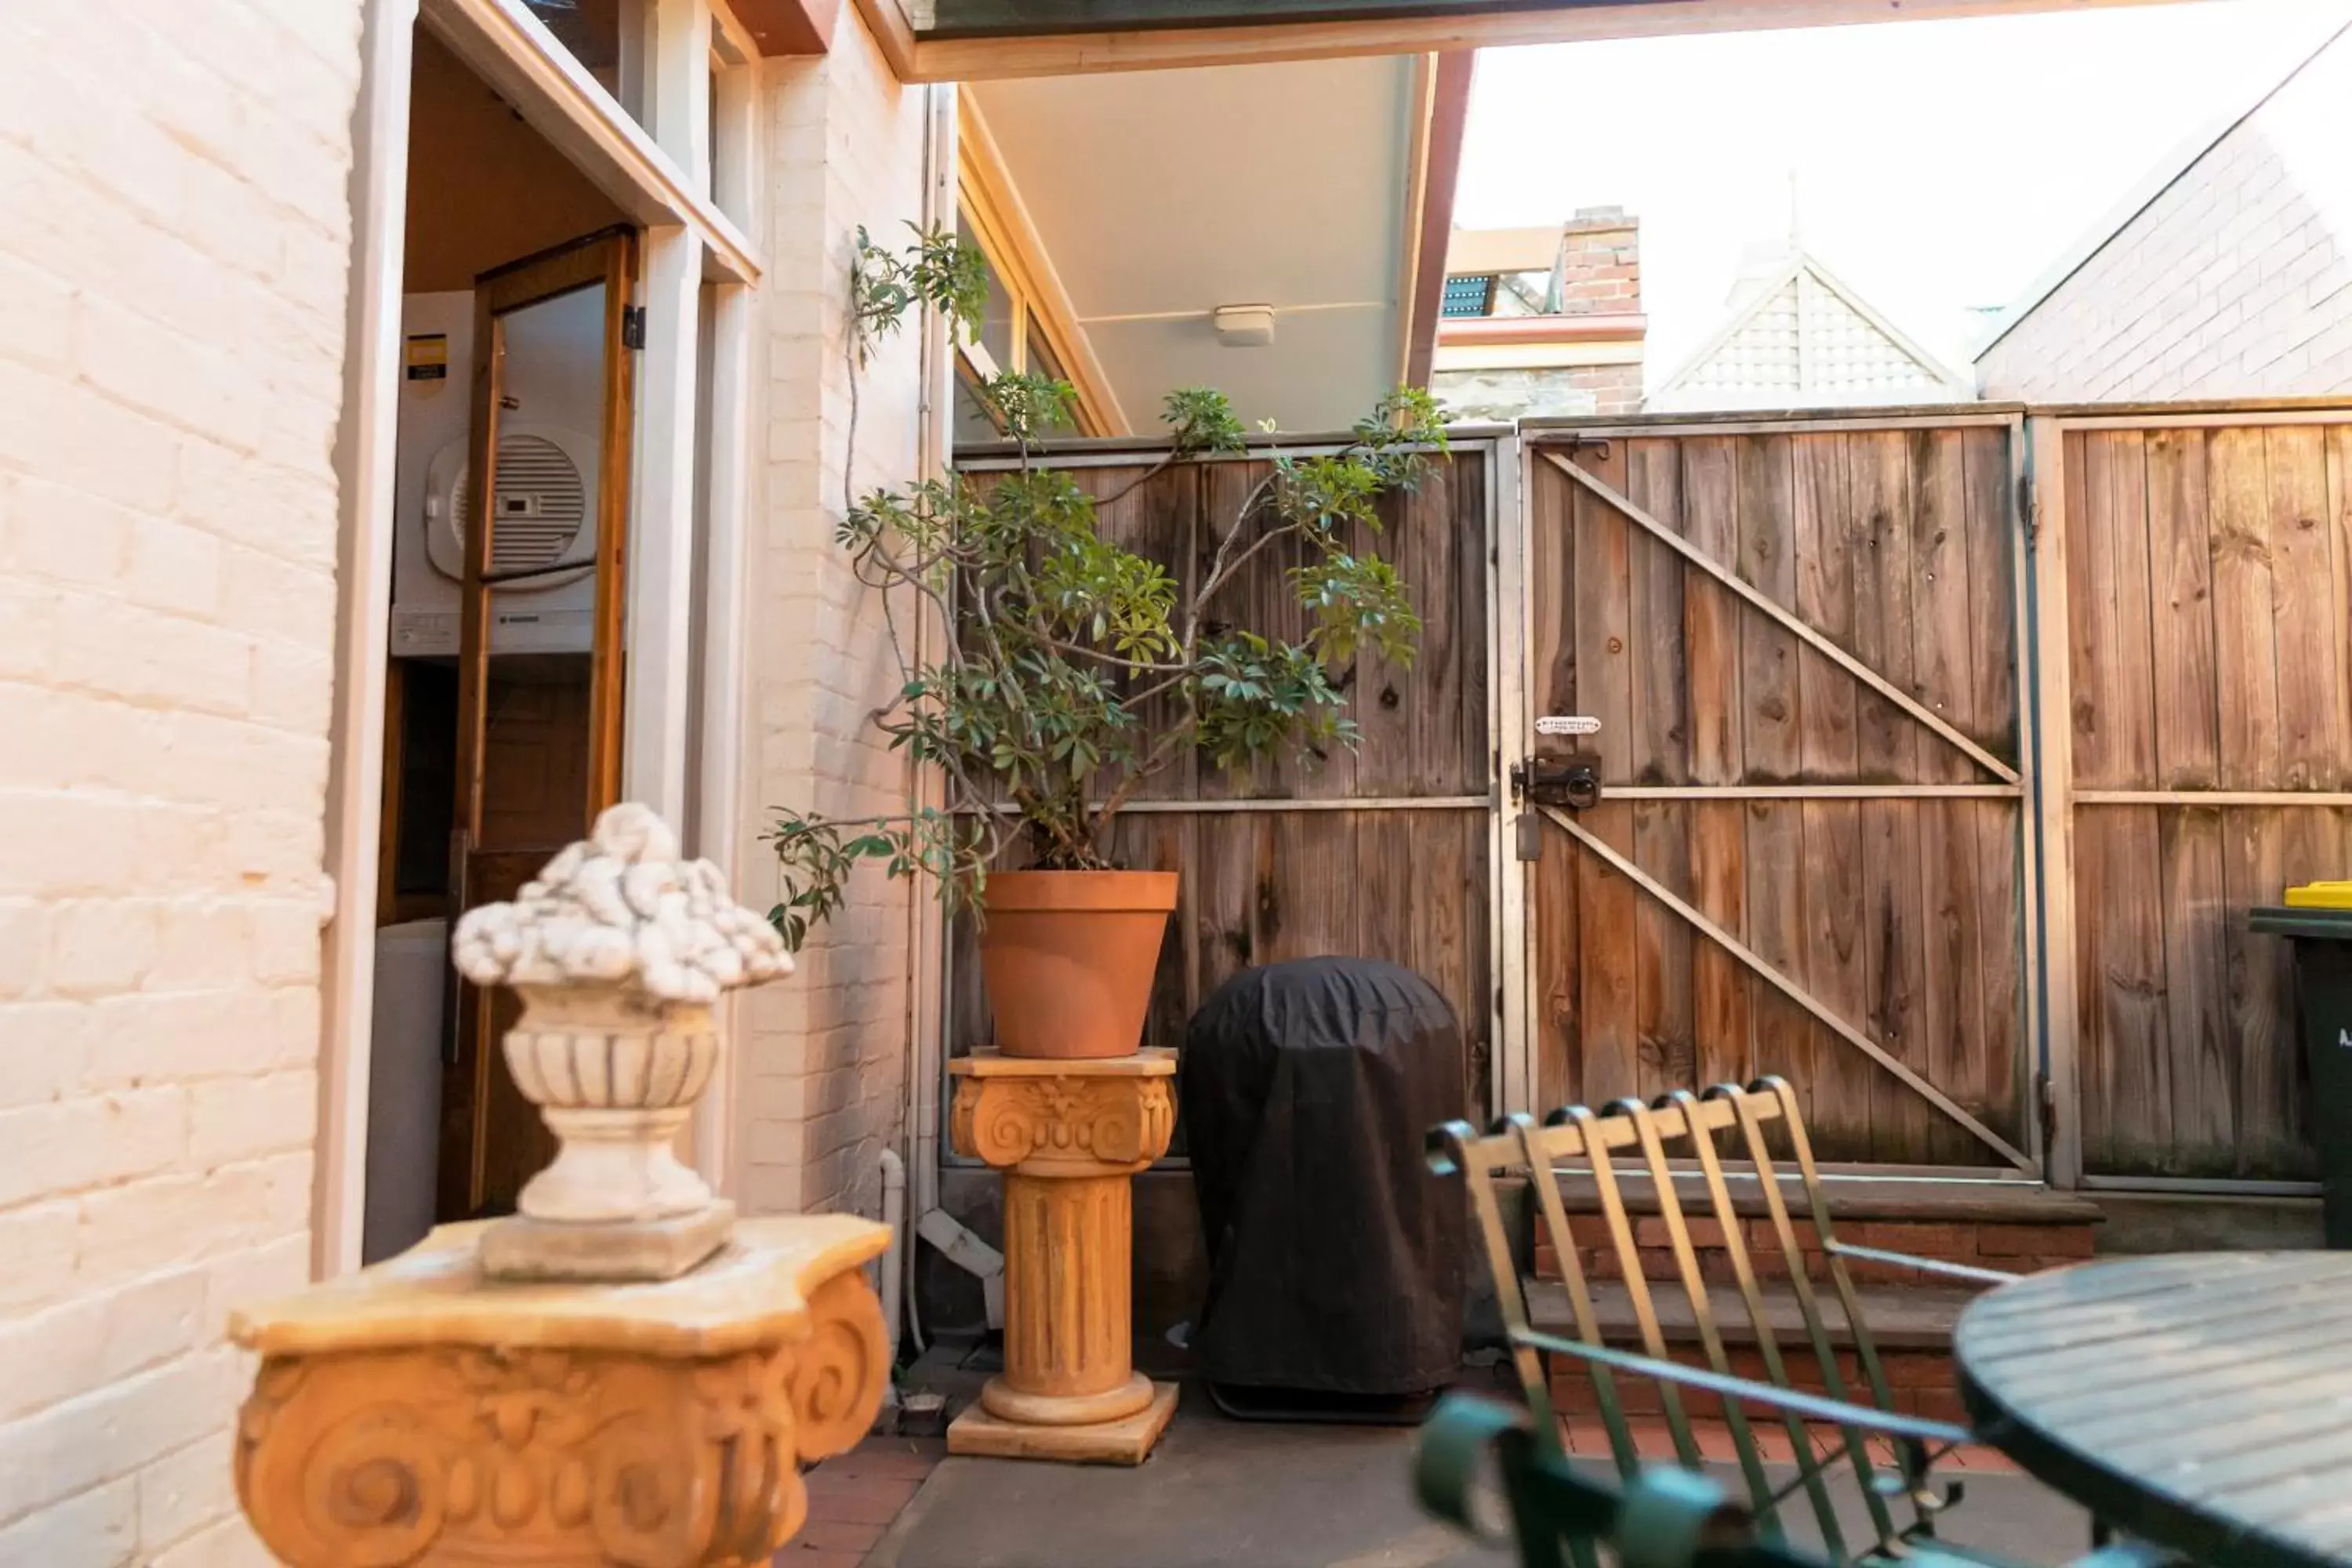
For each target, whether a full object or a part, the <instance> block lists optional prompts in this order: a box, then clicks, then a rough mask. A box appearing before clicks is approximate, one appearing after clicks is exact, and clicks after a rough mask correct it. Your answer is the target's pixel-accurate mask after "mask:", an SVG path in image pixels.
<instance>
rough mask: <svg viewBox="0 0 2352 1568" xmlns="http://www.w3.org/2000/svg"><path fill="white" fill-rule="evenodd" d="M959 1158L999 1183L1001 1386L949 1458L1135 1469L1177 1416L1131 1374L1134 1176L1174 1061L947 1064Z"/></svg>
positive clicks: (1172, 1399) (1142, 1057)
mask: <svg viewBox="0 0 2352 1568" xmlns="http://www.w3.org/2000/svg"><path fill="white" fill-rule="evenodd" d="M948 1070H949V1071H950V1072H951V1073H953V1074H954V1075H955V1076H956V1079H957V1081H956V1092H955V1110H954V1122H953V1128H952V1132H953V1136H954V1140H955V1146H956V1149H957V1152H960V1153H964V1154H971V1155H975V1156H977V1157H978V1158H980V1159H982V1160H984V1161H986V1162H987V1163H989V1164H990V1165H992V1166H993V1167H995V1168H996V1169H998V1170H1000V1171H1003V1173H1004V1371H1003V1373H1002V1374H1001V1375H999V1376H997V1377H993V1378H991V1379H990V1380H989V1382H988V1386H987V1387H986V1388H984V1389H982V1391H981V1395H980V1402H979V1403H978V1404H976V1405H973V1406H972V1407H971V1409H969V1410H967V1411H965V1412H964V1413H963V1414H962V1415H959V1416H958V1417H956V1419H955V1422H954V1424H953V1425H951V1426H950V1427H949V1428H948V1451H949V1452H950V1453H952V1454H984V1455H990V1456H993V1457H996V1458H1015V1459H1068V1460H1077V1461H1082V1462H1084V1461H1091V1462H1094V1463H1097V1464H1120V1465H1135V1464H1140V1463H1142V1462H1143V1458H1144V1457H1145V1456H1146V1455H1148V1454H1149V1453H1150V1452H1151V1446H1152V1444H1154V1443H1156V1442H1158V1441H1159V1439H1160V1433H1161V1432H1163V1431H1165V1430H1166V1429H1167V1426H1168V1422H1169V1418H1170V1417H1171V1416H1172V1415H1174V1414H1175V1413H1176V1388H1175V1385H1174V1384H1154V1383H1152V1382H1151V1380H1150V1379H1149V1378H1147V1377H1144V1376H1142V1375H1141V1374H1140V1373H1138V1372H1137V1371H1136V1370H1135V1357H1134V1348H1133V1338H1132V1335H1133V1288H1132V1283H1131V1268H1132V1261H1133V1255H1134V1235H1135V1209H1134V1194H1133V1191H1132V1186H1131V1184H1132V1180H1133V1178H1134V1175H1135V1173H1136V1172H1138V1171H1140V1170H1142V1169H1143V1168H1144V1167H1145V1166H1146V1165H1149V1164H1150V1163H1151V1162H1152V1161H1154V1160H1156V1159H1158V1158H1159V1157H1160V1155H1162V1154H1164V1153H1166V1152H1168V1139H1169V1136H1170V1134H1171V1133H1172V1132H1173V1131H1175V1128H1176V1100H1175V1096H1174V1095H1173V1094H1172V1093H1171V1080H1172V1079H1173V1078H1174V1076H1175V1072H1176V1056H1175V1053H1174V1052H1172V1051H1166V1050H1149V1051H1142V1052H1139V1053H1138V1054H1137V1055H1135V1056H1131V1057H1113V1058H1107V1059H1102V1060H1090V1061H1044V1060H1033V1059H1024V1058H1009V1057H1001V1056H998V1055H997V1054H996V1053H994V1052H992V1051H978V1052H974V1053H973V1054H972V1055H971V1056H969V1057H964V1058H959V1059H957V1060H955V1061H953V1062H950V1064H949V1067H948Z"/></svg>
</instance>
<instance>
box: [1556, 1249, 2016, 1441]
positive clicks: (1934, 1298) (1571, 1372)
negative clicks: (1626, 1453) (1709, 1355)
mask: <svg viewBox="0 0 2352 1568" xmlns="http://www.w3.org/2000/svg"><path fill="white" fill-rule="evenodd" d="M1590 1289H1591V1297H1592V1310H1593V1316H1594V1318H1595V1320H1596V1326H1597V1327H1598V1328H1599V1329H1600V1331H1601V1342H1602V1343H1603V1344H1606V1345H1609V1346H1610V1347H1612V1349H1618V1350H1627V1351H1633V1352H1640V1351H1641V1350H1642V1348H1643V1347H1642V1336H1641V1330H1640V1326H1639V1320H1638V1319H1637V1318H1636V1317H1635V1315H1634V1311H1633V1295H1632V1292H1631V1291H1630V1290H1629V1289H1627V1288H1626V1287H1625V1286H1624V1285H1623V1284H1622V1282H1617V1281H1611V1280H1596V1281H1594V1282H1593V1283H1592V1284H1591V1287H1590ZM1758 1294H1759V1296H1760V1297H1761V1298H1762V1300H1763V1304H1764V1317H1765V1321H1766V1323H1767V1324H1768V1326H1769V1327H1770V1329H1771V1330H1772V1336H1773V1340H1774V1342H1776V1343H1777V1344H1778V1345H1779V1347H1780V1360H1781V1365H1782V1367H1783V1368H1784V1369H1785V1370H1786V1372H1787V1373H1788V1379H1789V1384H1790V1386H1792V1387H1795V1388H1798V1389H1801V1390H1803V1391H1804V1392H1806V1393H1810V1394H1827V1393H1828V1392H1829V1391H1830V1390H1829V1385H1828V1379H1827V1378H1825V1377H1824V1376H1823V1375H1822V1369H1821V1363H1820V1362H1819V1360H1818V1359H1817V1358H1816V1357H1815V1355H1814V1353H1813V1350H1812V1345H1811V1340H1810V1339H1809V1338H1808V1337H1807V1335H1806V1333H1805V1329H1804V1319H1803V1315H1802V1313H1801V1310H1800V1308H1799V1306H1798V1303H1797V1296H1796V1289H1795V1287H1793V1286H1791V1285H1790V1284H1788V1283H1786V1282H1785V1281H1784V1282H1779V1283H1770V1284H1766V1285H1762V1286H1759V1289H1758ZM1974 1294H1975V1292H1973V1291H1970V1290H1968V1289H1952V1288H1949V1287H1945V1286H1930V1287H1922V1286H1887V1285H1881V1286H1869V1287H1858V1288H1857V1289H1856V1290H1855V1292H1854V1296H1855V1305H1856V1306H1857V1307H1858V1308H1859V1309H1860V1310H1861V1314H1862V1320H1863V1321H1864V1322H1865V1323H1867V1324H1868V1325H1869V1326H1870V1331H1871V1338H1872V1342H1874V1344H1875V1345H1876V1346H1877V1348H1878V1359H1879V1365H1880V1367H1881V1368H1882V1369H1883V1370H1884V1371H1885V1374H1886V1381H1887V1386H1888V1390H1889V1393H1890V1394H1891V1396H1892V1398H1893V1400H1894V1404H1895V1409H1897V1410H1899V1411H1902V1412H1904V1413H1906V1414H1908V1415H1924V1416H1928V1417H1932V1418H1934V1419H1937V1420H1944V1421H1958V1420H1962V1419H1964V1413H1963V1411H1962V1409H1961V1407H1960V1399H1959V1393H1958V1384H1956V1382H1955V1381H1954V1379H1953V1376H1952V1356H1951V1340H1952V1325H1953V1324H1954V1323H1956V1322H1958V1321H1959V1315H1960V1310H1961V1309H1962V1308H1964V1307H1966V1306H1967V1305H1968V1303H1969V1299H1970V1298H1971V1297H1972V1296H1973V1295H1974ZM1650 1300H1651V1308H1652V1310H1654V1312H1655V1313H1656V1315H1657V1319H1658V1330H1659V1334H1660V1337H1661V1338H1663V1339H1664V1341H1665V1342H1666V1353H1667V1359H1669V1360H1671V1361H1675V1362H1679V1363H1684V1364H1685V1365H1690V1366H1698V1367H1704V1366H1706V1357H1705V1354H1704V1352H1703V1350H1702V1349H1701V1346H1702V1341H1701V1340H1700V1338H1699V1332H1698V1318H1697V1314H1696V1312H1694V1311H1693V1310H1692V1307H1691V1301H1690V1298H1689V1296H1688V1295H1687V1294H1686V1293H1685V1291H1684V1290H1683V1289H1681V1288H1680V1287H1679V1286H1673V1285H1667V1286H1660V1285H1658V1284H1656V1283H1653V1285H1652V1288H1651V1291H1650ZM1707 1301H1708V1310H1710V1312H1711V1313H1712V1314H1713V1316H1714V1319H1715V1324H1716V1329H1717V1333H1718V1335H1719V1336H1720V1338H1721V1339H1722V1342H1723V1344H1724V1347H1725V1352H1726V1354H1725V1359H1726V1360H1727V1361H1728V1362H1729V1363H1730V1370H1731V1373H1732V1375H1734V1376H1735V1377H1745V1378H1749V1379H1753V1380H1754V1381H1756V1382H1759V1383H1769V1382H1772V1381H1773V1379H1772V1378H1771V1377H1770V1376H1769V1373H1768V1370H1767V1368H1766V1366H1765V1363H1764V1357H1763V1353H1762V1352H1761V1351H1759V1349H1757V1333H1756V1330H1755V1325H1754V1323H1753V1322H1752V1321H1750V1319H1749V1318H1748V1308H1747V1305H1746V1303H1745V1302H1744V1301H1743V1300H1741V1298H1740V1295H1739V1292H1738V1289H1737V1288H1736V1287H1732V1286H1717V1287H1713V1288H1711V1289H1709V1290H1708V1291H1707ZM1528 1316H1529V1319H1530V1321H1531V1322H1532V1325H1533V1326H1534V1327H1535V1328H1536V1329H1537V1330H1538V1331H1542V1332H1546V1333H1550V1334H1554V1335H1557V1336H1559V1337H1561V1338H1574V1337H1575V1336H1576V1324H1575V1319H1574V1316H1573V1315H1572V1314H1571V1312H1570V1309H1569V1300H1568V1287H1567V1286H1566V1285H1564V1284H1560V1283H1557V1282H1554V1281H1549V1280H1538V1281H1535V1282H1533V1283H1531V1284H1530V1285H1529V1286H1528ZM1822 1318H1823V1321H1824V1322H1825V1323H1826V1325H1827V1327H1828V1330H1829V1338H1830V1343H1831V1345H1832V1353H1833V1355H1834V1356H1835V1358H1836V1362H1837V1370H1838V1375H1839V1377H1840V1379H1841V1380H1842V1382H1843V1386H1844V1390H1845V1394H1846V1397H1848V1398H1849V1399H1852V1400H1853V1401H1854V1402H1856V1403H1858V1404H1867V1403H1869V1399H1868V1396H1867V1395H1866V1394H1865V1393H1864V1383H1863V1378H1862V1368H1861V1364H1860V1363H1859V1362H1858V1360H1857V1359H1856V1357H1855V1354H1854V1352H1853V1332H1852V1331H1851V1330H1850V1329H1849V1328H1847V1327H1846V1325H1845V1323H1844V1321H1843V1313H1842V1312H1840V1311H1839V1310H1837V1309H1836V1308H1835V1307H1834V1306H1824V1308H1823V1310H1822ZM1617 1390H1618V1399H1619V1402H1620V1405H1621V1408H1622V1409H1623V1410H1624V1411H1625V1412H1626V1413H1627V1414H1628V1415H1658V1414H1660V1413H1662V1412H1663V1410H1664V1402H1663V1399H1662V1397H1661V1394H1660V1393H1659V1388H1658V1385H1657V1384H1655V1383H1654V1382H1653V1381H1652V1380H1650V1379H1648V1378H1643V1377H1628V1376H1620V1377H1619V1378H1618V1379H1617ZM1551 1391H1552V1400H1553V1402H1554V1404H1555V1405H1557V1406H1558V1407H1559V1412H1560V1414H1561V1415H1566V1416H1576V1415H1595V1414H1597V1413H1598V1412H1599V1410H1600V1408H1601V1405H1600V1401H1599V1396H1598V1394H1596V1392H1595V1391H1594V1389H1593V1387H1592V1383H1591V1375H1590V1369H1589V1368H1588V1367H1587V1366H1586V1365H1585V1364H1584V1363H1580V1362H1579V1361H1577V1360H1576V1358H1575V1357H1573V1356H1570V1355H1566V1354H1555V1355H1554V1356H1552V1358H1551ZM1682 1401H1683V1405H1684V1408H1685V1411H1686V1412H1688V1413H1689V1414H1691V1415H1706V1416H1710V1417H1715V1418H1720V1416H1721V1414H1722V1402H1721V1401H1720V1400H1719V1399H1718V1398H1717V1396H1715V1395H1713V1394H1705V1393H1701V1392H1698V1391H1696V1390H1693V1389H1685V1390H1683V1391H1682ZM1750 1414H1751V1415H1753V1414H1754V1410H1753V1408H1752V1407H1751V1410H1750Z"/></svg>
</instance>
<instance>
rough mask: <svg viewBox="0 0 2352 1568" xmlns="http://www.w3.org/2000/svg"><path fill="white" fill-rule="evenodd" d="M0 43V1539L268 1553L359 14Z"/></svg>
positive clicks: (300, 1181)
mask: <svg viewBox="0 0 2352 1568" xmlns="http://www.w3.org/2000/svg"><path fill="white" fill-rule="evenodd" d="M6 26H7V34H8V40H7V44H6V46H5V47H0V1259H5V1262H0V1563H26V1564H34V1563H38V1564H42V1565H44V1568H82V1565H85V1564H92V1565H111V1564H118V1563H137V1564H139V1565H141V1568H210V1565H212V1564H216V1563H247V1562H262V1561H266V1560H267V1559H266V1558H265V1557H264V1556H263V1555H262V1553H261V1552H260V1549H259V1547H258V1546H257V1544H256V1543H255V1542H253V1540H252V1538H251V1536H250V1534H249V1533H248V1532H247V1530H246V1528H245V1526H244V1524H243V1522H242V1521H240V1520H239V1518H238V1517H237V1512H236V1500H235V1497H234V1495H233V1492H232V1488H231V1484H230V1475H229V1452H230V1450H229V1432H230V1425H231V1422H232V1420H233V1419H234V1415H235V1411H236V1401H237V1397H238V1394H239V1392H240V1390H241V1388H242V1386H243V1384H244V1382H245V1380H246V1376H247V1368H246V1367H245V1366H244V1365H243V1364H242V1360H241V1358H240V1357H239V1356H238V1355H237V1354H236V1353H235V1352H231V1351H229V1350H227V1349H226V1348H225V1347H224V1345H223V1342H222V1337H221V1323H222V1317H223V1314H224V1312H225V1311H226V1308H227V1307H228V1305H229V1304H230V1303H232V1302H235V1301H238V1300H247V1299H250V1298H252V1297H255V1296H257V1295H261V1294H268V1293H274V1292H278V1291H281V1290H284V1289H289V1288H292V1287H295V1286H299V1284H300V1283H301V1282H302V1281H303V1280H304V1279H306V1278H307V1277H308V1274H309V1270H310V1238H309V1226H310V1191H311V1181H310V1168H311V1156H312V1142H313V1134H314V1130H315V1128H316V1126H317V1124H318V1090H317V1087H316V1080H315V1076H314V1067H315V1064H316V1061H317V1058H318V1051H319V995H318V978H319V957H320V942H319V911H320V876H321V868H320V855H321V842H322V833H323V826H322V823H323V802H324V795H325V788H326V778H327V763H328V738H327V730H328V711H329V706H330V703H331V697H332V692H331V669H330V656H331V649H332V644H333V639H334V635H335V580H334V568H335V530H336V498H337V490H336V479H335V473H334V469H333V467H332V462H331V455H330V453H331V444H332V441H333V437H334V435H335V426H336V421H337V418H338V415H339V411H340V407H341V393H342V360H343V346H344V330H345V329H344V287H345V279H346V277H347V274H348V271H349V259H350V204H349V199H348V195H347V191H346V181H347V178H348V175H349V173H350V163H351V155H352V153H351V148H352V140H351V138H352V129H351V121H352V105H353V102H354V100H355V99H356V96H357V92H358V88H359V80H360V30H361V5H360V3H359V0H176V3H174V4H171V5H141V4H100V3H97V0H91V3H89V4H75V5H35V6H20V7H14V8H12V10H11V14H10V16H9V18H8V21H7V24H6Z"/></svg>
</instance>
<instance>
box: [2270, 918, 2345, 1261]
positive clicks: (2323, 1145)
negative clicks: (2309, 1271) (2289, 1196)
mask: <svg viewBox="0 0 2352 1568" xmlns="http://www.w3.org/2000/svg"><path fill="white" fill-rule="evenodd" d="M2252 924H2253V929H2254V930H2256V931H2264V932H2267V933H2269V934H2270V935H2273V936H2283V937H2285V938H2286V939H2287V940H2288V941H2290V942H2294V1001H2295V1016H2296V1017H2297V1018H2298V1019H2299V1020H2300V1022H2301V1024H2302V1027H2303V1048H2304V1051H2305V1054H2306V1055H2307V1056H2308V1058H2310V1062H2311V1126H2312V1134H2313V1141H2314V1142H2315V1143H2316V1144H2317V1145H2318V1151H2319V1180H2320V1186H2321V1193H2322V1197H2321V1207H2322V1210H2323V1212H2324V1215H2325V1218H2326V1230H2327V1245H2328V1246H2329V1247H2331V1248H2335V1249H2344V1248H2352V882H2309V883H2305V885H2303V886H2302V887H2299V888H2289V889H2287V890H2286V902H2284V904H2266V905H2258V906H2256V908H2255V909H2254V910H2253V919H2252Z"/></svg>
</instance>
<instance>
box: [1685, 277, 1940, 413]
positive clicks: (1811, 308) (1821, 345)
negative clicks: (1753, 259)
mask: <svg viewBox="0 0 2352 1568" xmlns="http://www.w3.org/2000/svg"><path fill="white" fill-rule="evenodd" d="M1732 298H1733V309H1732V311H1731V314H1730V317H1729V319H1728V320H1727V321H1725V322H1724V323H1723V325H1722V326H1721V327H1719V328H1718V329H1717V331H1716V332H1715V333H1714V335H1713V336H1711V337H1709V338H1708V339H1707V341H1706V343H1705V345H1704V346H1702V347H1701V348H1700V349H1699V351H1698V352H1697V353H1695V354H1693V355H1692V356H1691V357H1690V358H1689V360H1687V361H1686V362H1685V363H1684V364H1683V366H1682V368H1681V369H1679V370H1677V371H1675V373H1674V374H1672V375H1670V376H1668V377H1667V378H1666V379H1665V380H1664V382H1663V383H1661V384H1659V386H1658V388H1657V390H1656V391H1654V392H1653V393H1652V394H1651V395H1649V397H1648V398H1647V399H1646V400H1645V403H1644V406H1645V407H1647V408H1651V409H1660V410H1667V411H1692V410H1698V409H1726V408H1818V407H1851V406H1864V407H1867V406H1871V405H1879V404H1911V403H1965V402H1972V401H1974V399H1975V397H1976V387H1975V384H1973V383H1972V382H1971V381H1970V380H1969V378H1968V377H1967V376H1965V375H1962V374H1959V373H1958V372H1957V371H1954V370H1952V369H1950V368H1948V366H1946V365H1945V364H1944V363H1942V362H1941V361H1939V360H1937V358H1936V356H1935V355H1933V354H1931V353H1928V352H1927V350H1926V349H1924V348H1922V347H1920V346H1919V344H1918V343H1917V342H1914V341H1913V340H1912V339H1911V338H1910V337H1908V336H1907V335H1906V334H1905V333H1904V332H1903V331H1901V329H1899V328H1897V327H1896V326H1895V324H1894V323H1893V322H1892V321H1888V320H1887V319H1886V318H1885V316H1883V315H1881V314H1880V313H1879V312H1878V311H1877V310H1874V309H1873V308H1872V307H1871V306H1870V304H1869V303H1868V302H1867V301H1865V300H1864V299H1863V298H1862V297H1861V296H1860V295H1858V294H1856V293H1855V292H1854V291H1853V289H1851V288H1849V287H1847V286H1846V285H1845V284H1844V283H1843V282H1840V281H1839V280H1838V279H1837V277H1836V276H1835V275H1834V274H1832V272H1831V271H1830V270H1829V269H1828V268H1825V267H1823V266H1822V264H1821V262H1820V261H1819V260H1818V259H1817V258H1814V257H1813V256H1812V255H1811V254H1810V253H1809V252H1806V251H1804V250H1802V249H1799V250H1796V251H1794V252H1791V253H1786V254H1785V258H1784V259H1782V260H1781V261H1780V265H1779V266H1778V267H1777V268H1774V269H1771V270H1769V271H1759V270H1757V269H1754V268H1751V269H1750V270H1749V271H1748V273H1746V274H1744V275H1743V277H1742V279H1741V282H1740V284H1739V286H1738V288H1737V289H1735V290H1734V293H1733V297H1732Z"/></svg>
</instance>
